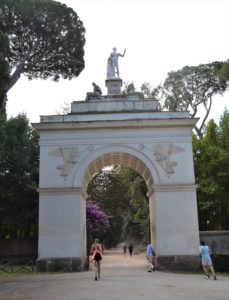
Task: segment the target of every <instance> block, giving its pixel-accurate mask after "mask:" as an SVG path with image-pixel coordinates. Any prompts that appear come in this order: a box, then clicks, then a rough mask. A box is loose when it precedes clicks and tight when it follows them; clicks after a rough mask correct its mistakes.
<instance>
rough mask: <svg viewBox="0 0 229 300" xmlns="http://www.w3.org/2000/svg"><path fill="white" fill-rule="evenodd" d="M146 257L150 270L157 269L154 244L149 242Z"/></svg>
mask: <svg viewBox="0 0 229 300" xmlns="http://www.w3.org/2000/svg"><path fill="white" fill-rule="evenodd" d="M146 257H147V261H148V272H152V270H153V272H154V271H155V270H156V254H155V249H154V246H153V245H152V244H151V243H150V242H148V243H147V247H146Z"/></svg>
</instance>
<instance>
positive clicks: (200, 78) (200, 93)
mask: <svg viewBox="0 0 229 300" xmlns="http://www.w3.org/2000/svg"><path fill="white" fill-rule="evenodd" d="M223 66H224V63H223V62H218V61H216V62H213V63H210V64H205V65H204V64H202V65H199V66H192V67H189V66H186V67H184V68H182V69H181V70H178V71H172V72H170V73H168V77H167V78H166V80H165V82H164V85H163V87H162V92H163V99H162V101H163V108H164V109H167V110H169V111H187V110H190V116H191V118H194V117H195V116H196V114H197V112H198V109H199V107H200V106H202V107H203V108H204V109H205V115H204V117H203V119H202V122H201V124H200V126H199V127H197V126H195V127H194V129H195V131H196V133H197V135H198V137H199V138H202V130H203V127H204V124H205V122H206V120H207V118H208V115H209V112H210V110H211V106H212V98H213V96H215V95H216V94H223V92H225V90H226V88H227V80H226V79H225V78H224V77H223V76H221V75H220V72H221V71H222V68H223Z"/></svg>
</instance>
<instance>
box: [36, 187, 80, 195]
mask: <svg viewBox="0 0 229 300" xmlns="http://www.w3.org/2000/svg"><path fill="white" fill-rule="evenodd" d="M81 191H82V189H81V188H66V187H63V188H60V187H57V188H54V187H52V188H39V189H38V192H39V193H40V195H42V194H55V195H56V194H68V193H69V194H74V193H81Z"/></svg>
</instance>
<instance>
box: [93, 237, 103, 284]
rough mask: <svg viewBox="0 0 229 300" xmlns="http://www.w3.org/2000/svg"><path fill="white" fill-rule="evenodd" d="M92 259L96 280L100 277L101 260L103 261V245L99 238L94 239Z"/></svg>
mask: <svg viewBox="0 0 229 300" xmlns="http://www.w3.org/2000/svg"><path fill="white" fill-rule="evenodd" d="M91 253H92V259H93V261H94V265H95V280H97V279H100V272H101V261H102V254H103V253H102V246H101V245H100V244H99V239H95V240H94V244H93V245H92V246H91Z"/></svg>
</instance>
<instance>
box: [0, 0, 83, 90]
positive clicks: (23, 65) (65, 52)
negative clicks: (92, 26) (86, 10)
mask: <svg viewBox="0 0 229 300" xmlns="http://www.w3.org/2000/svg"><path fill="white" fill-rule="evenodd" d="M0 3H1V4H0V30H1V31H2V32H4V33H5V34H7V35H8V38H9V43H10V53H9V56H8V61H9V64H10V68H11V71H12V75H11V77H10V81H9V84H8V85H7V87H6V92H8V91H9V90H10V88H12V86H13V85H14V84H15V83H16V82H17V80H18V79H19V78H20V75H21V74H24V75H25V76H27V77H28V78H29V79H33V78H41V79H47V78H52V79H53V80H54V81H57V80H58V79H59V78H60V76H62V78H64V79H67V78H68V79H72V78H73V77H76V76H78V75H79V74H80V72H81V71H82V70H83V69H84V49H83V47H84V44H85V37H84V35H85V29H84V27H83V23H82V21H81V20H80V19H79V17H78V15H77V13H76V12H75V11H74V10H73V9H72V8H68V7H67V6H66V5H65V4H61V3H59V2H56V1H53V0H17V1H15V0H1V2H0Z"/></svg>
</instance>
